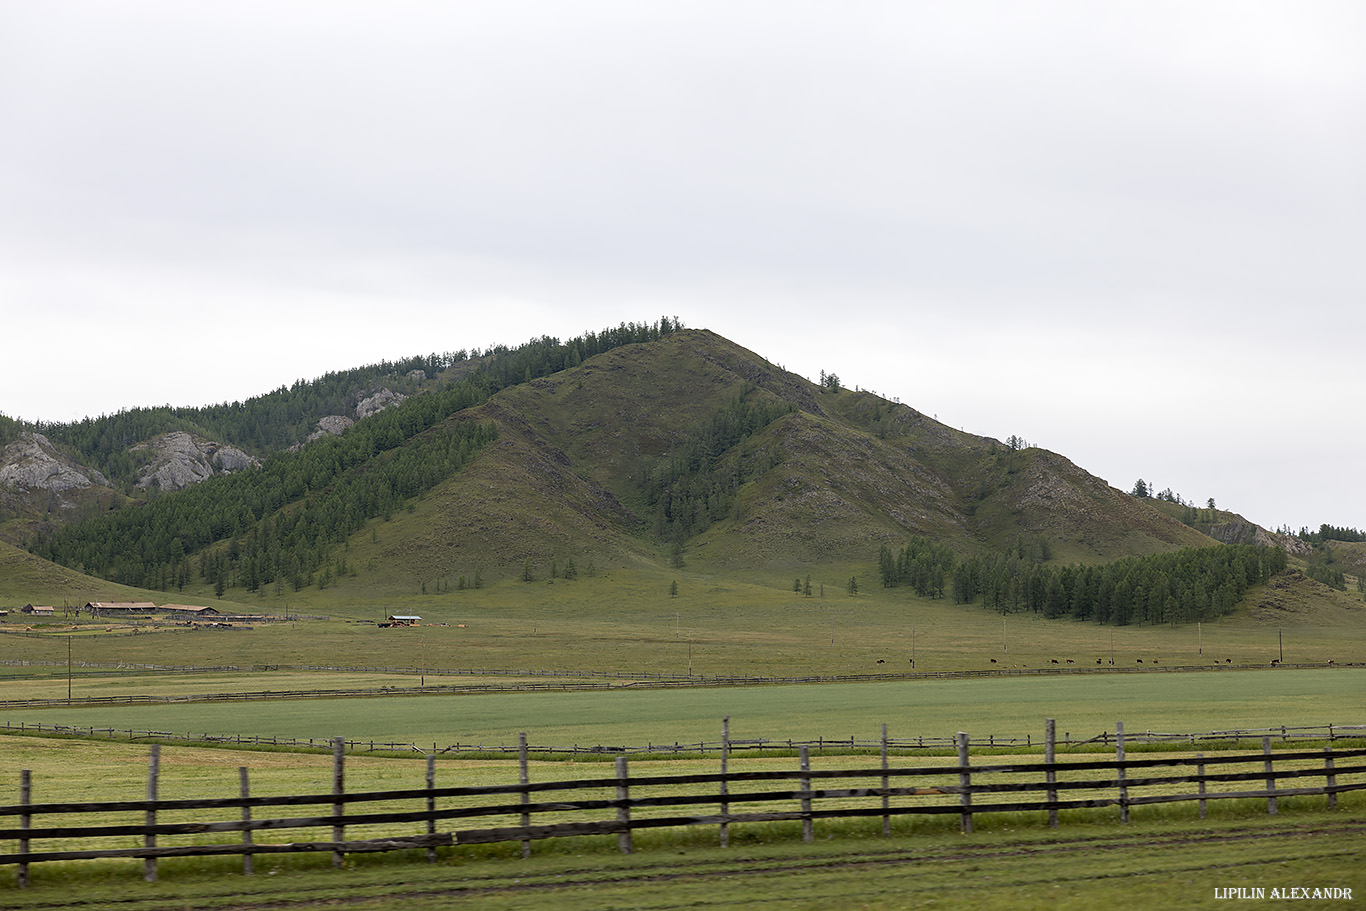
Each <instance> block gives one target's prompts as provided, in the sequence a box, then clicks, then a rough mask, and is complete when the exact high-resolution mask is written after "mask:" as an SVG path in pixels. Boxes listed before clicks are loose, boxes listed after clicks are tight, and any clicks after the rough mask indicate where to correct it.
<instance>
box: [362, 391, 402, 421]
mask: <svg viewBox="0 0 1366 911" xmlns="http://www.w3.org/2000/svg"><path fill="white" fill-rule="evenodd" d="M406 398H407V396H406V395H404V394H403V393H401V392H394V391H393V390H392V389H380V390H378V391H376V392H374V393H372V394H370V395H368V396H365V397H364V398H362V399H361V400H360V401H359V402H357V403H356V420H358V421H360V420H364V419H365V418H368V417H369V416H370V415H372V414H377V413H378V412H381V411H383V410H384V409H386V408H392V407H393V406H394V405H398V404H400V403H401V402H402V401H403V400H404V399H406Z"/></svg>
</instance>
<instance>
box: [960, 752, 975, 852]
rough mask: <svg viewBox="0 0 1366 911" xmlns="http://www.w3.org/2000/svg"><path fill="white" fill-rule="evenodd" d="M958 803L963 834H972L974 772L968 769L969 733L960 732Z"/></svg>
mask: <svg viewBox="0 0 1366 911" xmlns="http://www.w3.org/2000/svg"><path fill="white" fill-rule="evenodd" d="M958 787H959V788H960V789H961V793H960V794H959V797H958V803H959V805H960V806H962V808H963V811H962V818H963V834H964V835H971V834H972V773H971V772H969V771H968V735H967V733H966V732H964V731H959V732H958Z"/></svg>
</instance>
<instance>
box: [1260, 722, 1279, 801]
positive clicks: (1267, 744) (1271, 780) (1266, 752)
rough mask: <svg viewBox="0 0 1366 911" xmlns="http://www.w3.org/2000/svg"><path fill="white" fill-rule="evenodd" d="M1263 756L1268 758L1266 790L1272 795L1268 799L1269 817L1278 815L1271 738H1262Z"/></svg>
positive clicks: (1266, 763) (1266, 764)
mask: <svg viewBox="0 0 1366 911" xmlns="http://www.w3.org/2000/svg"><path fill="white" fill-rule="evenodd" d="M1262 755H1263V756H1265V757H1266V761H1265V763H1264V764H1265V766H1266V790H1267V792H1268V793H1269V794H1270V796H1269V797H1267V799H1266V813H1267V815H1268V816H1275V815H1276V776H1275V775H1273V774H1272V772H1271V762H1272V760H1271V738H1270V737H1263V738H1262Z"/></svg>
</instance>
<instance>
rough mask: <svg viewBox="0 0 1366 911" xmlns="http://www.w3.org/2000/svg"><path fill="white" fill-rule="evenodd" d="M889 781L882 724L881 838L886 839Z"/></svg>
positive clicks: (885, 742) (885, 730) (888, 817)
mask: <svg viewBox="0 0 1366 911" xmlns="http://www.w3.org/2000/svg"><path fill="white" fill-rule="evenodd" d="M889 786H890V781H889V780H888V778H887V723H886V722H883V724H882V837H883V838H886V837H887V836H889V835H891V834H892V817H891V814H890V813H888V812H887V811H888V809H889V808H890V806H891V798H890V797H888V796H887V789H888V787H889Z"/></svg>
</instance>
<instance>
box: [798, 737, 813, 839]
mask: <svg viewBox="0 0 1366 911" xmlns="http://www.w3.org/2000/svg"><path fill="white" fill-rule="evenodd" d="M798 756H799V761H800V763H801V769H802V778H801V786H802V841H806V842H810V841H815V840H816V831H815V826H814V825H813V824H812V822H811V778H810V777H809V776H808V774H807V773H809V772H810V771H811V751H810V749H809V748H807V747H802V748H801V752H800V753H799V754H798Z"/></svg>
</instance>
